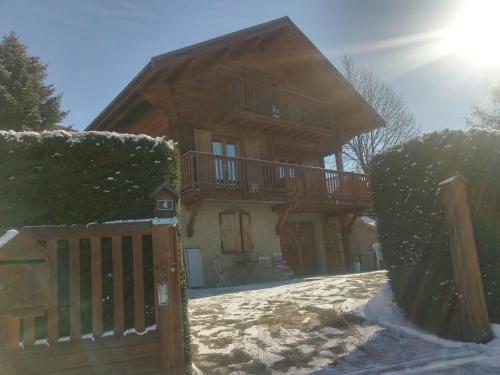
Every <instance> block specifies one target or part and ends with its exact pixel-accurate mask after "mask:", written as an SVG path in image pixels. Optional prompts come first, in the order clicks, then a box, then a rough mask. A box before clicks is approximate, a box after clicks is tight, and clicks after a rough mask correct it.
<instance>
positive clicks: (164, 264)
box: [152, 224, 184, 375]
mask: <svg viewBox="0 0 500 375" xmlns="http://www.w3.org/2000/svg"><path fill="white" fill-rule="evenodd" d="M152 236H153V254H154V279H155V305H156V313H157V322H158V331H159V335H160V363H161V369H162V374H165V375H167V374H168V375H181V374H182V373H183V371H184V369H183V366H184V339H183V319H182V310H181V309H182V301H181V290H180V272H179V263H178V259H177V257H178V253H177V228H176V227H174V226H172V225H169V224H158V225H153V228H152ZM162 283H167V290H168V302H167V304H163V303H161V302H160V300H159V293H160V292H159V290H158V289H159V288H160V284H162Z"/></svg>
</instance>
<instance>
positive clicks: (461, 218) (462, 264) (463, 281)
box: [439, 176, 493, 342]
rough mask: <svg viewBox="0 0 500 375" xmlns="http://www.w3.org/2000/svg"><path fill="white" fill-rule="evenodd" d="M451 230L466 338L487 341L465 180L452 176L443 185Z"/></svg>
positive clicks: (487, 323) (489, 336) (486, 319)
mask: <svg viewBox="0 0 500 375" xmlns="http://www.w3.org/2000/svg"><path fill="white" fill-rule="evenodd" d="M439 195H440V199H441V202H442V205H443V208H444V211H445V219H446V225H447V228H448V233H449V243H450V255H451V262H452V266H453V278H454V280H455V286H456V289H457V291H458V293H459V296H460V297H459V298H460V308H459V311H460V315H461V321H462V329H463V336H464V337H463V339H464V340H466V341H474V342H487V341H489V340H491V339H492V338H493V334H492V331H491V326H490V320H489V317H488V310H487V307H486V299H485V296H484V289H483V282H482V279H481V271H480V269H479V259H478V255H477V248H476V242H475V239H474V230H473V227H472V220H471V216H470V209H469V203H468V198H467V189H466V184H465V180H464V178H463V177H461V176H454V177H451V178H449V179H447V180H445V181H443V182H441V183H440V184H439Z"/></svg>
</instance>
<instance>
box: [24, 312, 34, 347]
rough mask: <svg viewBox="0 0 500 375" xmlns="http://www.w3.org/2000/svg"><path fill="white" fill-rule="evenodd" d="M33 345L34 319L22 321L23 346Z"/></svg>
mask: <svg viewBox="0 0 500 375" xmlns="http://www.w3.org/2000/svg"><path fill="white" fill-rule="evenodd" d="M34 343H35V318H25V319H23V344H24V345H33V344H34Z"/></svg>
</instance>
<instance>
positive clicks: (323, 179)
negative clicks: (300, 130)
mask: <svg viewBox="0 0 500 375" xmlns="http://www.w3.org/2000/svg"><path fill="white" fill-rule="evenodd" d="M181 183H182V191H183V192H187V191H190V190H200V191H207V192H220V193H221V194H223V193H224V192H233V193H237V192H239V193H241V194H243V195H244V196H246V197H249V198H251V197H252V196H253V197H256V196H258V195H259V194H260V195H266V194H267V195H273V196H274V197H275V198H278V199H282V200H286V199H287V198H290V197H298V198H300V197H303V198H304V199H307V198H309V199H311V200H316V201H325V202H333V203H339V204H361V205H366V204H369V202H370V191H369V186H368V176H366V175H362V174H357V173H350V172H339V171H335V170H330V169H323V168H316V167H307V166H303V165H295V164H288V163H280V162H274V161H267V160H257V159H248V158H241V157H229V156H221V155H214V154H208V153H202V152H197V151H189V152H187V153H185V154H183V155H182V157H181Z"/></svg>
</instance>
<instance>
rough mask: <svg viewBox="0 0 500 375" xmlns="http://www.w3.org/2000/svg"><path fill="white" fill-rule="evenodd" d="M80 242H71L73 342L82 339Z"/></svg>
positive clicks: (70, 290) (72, 240)
mask: <svg viewBox="0 0 500 375" xmlns="http://www.w3.org/2000/svg"><path fill="white" fill-rule="evenodd" d="M78 242H79V240H78V239H76V238H72V239H70V240H69V313H70V317H69V320H70V337H71V340H80V338H81V332H82V329H81V326H82V323H81V316H80V314H81V313H80V249H79V243H78Z"/></svg>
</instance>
